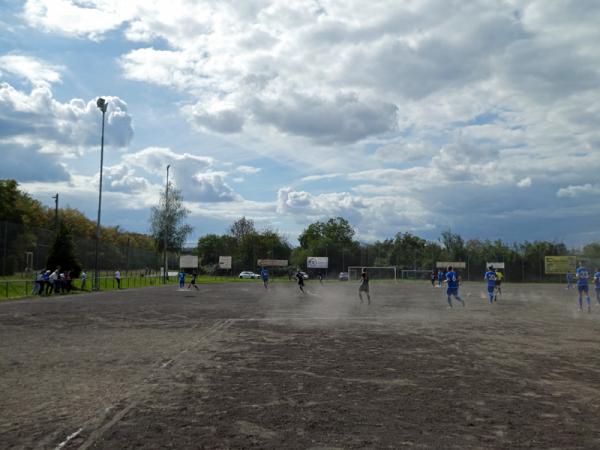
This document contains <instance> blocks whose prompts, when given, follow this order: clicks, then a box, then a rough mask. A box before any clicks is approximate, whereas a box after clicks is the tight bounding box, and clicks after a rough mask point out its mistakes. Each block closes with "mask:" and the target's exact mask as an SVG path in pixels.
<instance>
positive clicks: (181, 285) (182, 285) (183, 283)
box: [179, 270, 185, 289]
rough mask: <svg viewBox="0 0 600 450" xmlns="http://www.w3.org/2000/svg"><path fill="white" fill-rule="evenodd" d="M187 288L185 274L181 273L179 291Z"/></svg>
mask: <svg viewBox="0 0 600 450" xmlns="http://www.w3.org/2000/svg"><path fill="white" fill-rule="evenodd" d="M183 288H185V272H184V271H183V270H181V271H179V289H183Z"/></svg>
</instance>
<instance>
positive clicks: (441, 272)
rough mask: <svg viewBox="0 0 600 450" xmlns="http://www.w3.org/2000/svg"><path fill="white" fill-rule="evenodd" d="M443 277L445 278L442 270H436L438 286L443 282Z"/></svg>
mask: <svg viewBox="0 0 600 450" xmlns="http://www.w3.org/2000/svg"><path fill="white" fill-rule="evenodd" d="M445 278H446V274H445V273H444V271H443V270H439V271H438V287H442V283H443V282H444V279H445Z"/></svg>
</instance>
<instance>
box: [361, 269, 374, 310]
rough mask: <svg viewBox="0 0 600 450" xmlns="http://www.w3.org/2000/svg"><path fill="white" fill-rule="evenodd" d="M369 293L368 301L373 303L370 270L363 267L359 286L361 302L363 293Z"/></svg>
mask: <svg viewBox="0 0 600 450" xmlns="http://www.w3.org/2000/svg"><path fill="white" fill-rule="evenodd" d="M363 292H364V293H365V294H367V302H368V304H369V305H370V304H371V294H370V293H369V271H368V270H367V269H363V270H362V272H361V274H360V286H359V287H358V297H359V298H360V302H361V303H362V302H363V297H362V293H363Z"/></svg>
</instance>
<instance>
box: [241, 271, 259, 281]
mask: <svg viewBox="0 0 600 450" xmlns="http://www.w3.org/2000/svg"><path fill="white" fill-rule="evenodd" d="M240 278H247V279H252V280H253V279H255V278H260V275H259V274H257V273H254V272H251V271H249V270H244V271H243V272H240Z"/></svg>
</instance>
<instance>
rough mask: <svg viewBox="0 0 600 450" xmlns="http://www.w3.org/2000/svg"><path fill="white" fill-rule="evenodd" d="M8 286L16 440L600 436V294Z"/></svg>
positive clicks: (218, 442)
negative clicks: (72, 292) (593, 300)
mask: <svg viewBox="0 0 600 450" xmlns="http://www.w3.org/2000/svg"><path fill="white" fill-rule="evenodd" d="M307 288H308V290H309V294H307V295H301V294H300V293H299V292H298V291H297V289H296V286H295V285H294V284H293V283H289V284H287V283H275V284H273V285H271V288H270V289H268V290H265V289H264V288H263V287H262V284H260V283H258V282H257V283H236V284H218V285H217V284H215V285H201V286H200V291H178V290H177V288H174V287H172V286H168V287H161V288H150V289H137V290H134V289H129V290H123V291H119V292H105V293H97V294H87V295H78V296H72V297H65V298H50V299H27V300H22V301H15V302H8V303H2V304H0V447H1V448H9V449H23V448H52V449H55V448H60V449H72V448H80V449H87V448H90V449H119V448H148V449H156V448H175V449H182V448H269V449H282V448H306V449H334V448H411V447H414V448H456V449H464V448H499V449H500V448H502V449H505V448H569V449H575V448H577V449H579V448H590V449H597V448H600V414H599V413H600V411H599V408H600V351H599V350H600V306H598V305H593V307H592V308H593V309H592V313H591V314H588V313H586V312H578V311H577V302H576V293H575V292H574V291H566V290H565V289H564V286H559V285H510V284H508V285H506V286H505V287H504V294H503V296H502V298H501V299H500V300H499V302H498V303H496V304H494V305H488V304H487V302H486V299H485V285H484V283H480V284H467V285H466V286H464V287H463V288H462V294H463V296H464V298H465V299H466V300H467V306H466V308H462V307H460V306H456V307H455V308H454V309H451V310H449V309H446V301H445V296H444V292H443V290H442V289H438V288H432V287H431V285H429V284H428V283H426V282H423V283H406V282H405V283H398V284H392V283H381V284H377V283H375V284H374V285H373V286H372V294H373V304H372V305H366V304H363V305H361V304H359V302H358V297H357V288H358V287H357V285H356V284H355V283H342V282H340V283H326V284H325V285H324V286H320V285H319V284H318V283H316V282H309V283H308V285H307Z"/></svg>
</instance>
